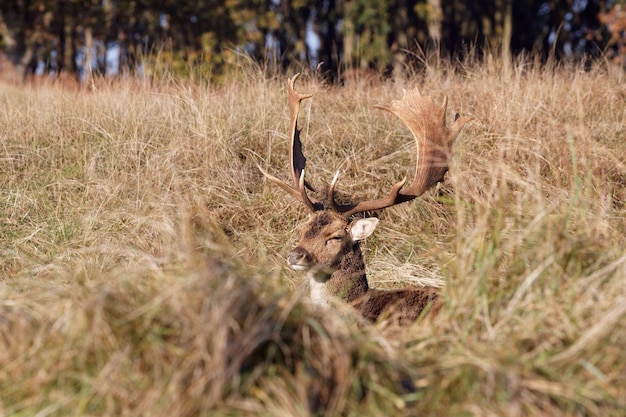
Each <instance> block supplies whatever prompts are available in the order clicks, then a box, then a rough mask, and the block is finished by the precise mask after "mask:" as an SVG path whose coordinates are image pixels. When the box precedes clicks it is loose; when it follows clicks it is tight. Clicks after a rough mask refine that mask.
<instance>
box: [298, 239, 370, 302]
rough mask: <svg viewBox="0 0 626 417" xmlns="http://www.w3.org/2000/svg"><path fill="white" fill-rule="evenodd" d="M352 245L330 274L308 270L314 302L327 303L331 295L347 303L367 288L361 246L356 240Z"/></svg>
mask: <svg viewBox="0 0 626 417" xmlns="http://www.w3.org/2000/svg"><path fill="white" fill-rule="evenodd" d="M352 245H353V246H352V248H351V250H349V251H346V253H345V254H343V256H341V258H340V259H339V262H338V264H337V267H336V269H334V271H333V272H332V273H331V274H328V273H324V272H320V271H318V272H313V271H312V272H310V276H309V281H310V286H311V300H312V301H313V302H314V303H315V304H328V303H329V301H330V298H333V297H336V298H340V299H342V300H343V301H345V302H348V303H349V302H351V301H353V300H356V299H358V298H360V297H362V296H363V295H365V294H366V293H367V291H368V290H369V285H368V283H367V275H366V273H365V262H364V261H363V255H362V253H361V248H360V247H359V243H358V242H353V244H352Z"/></svg>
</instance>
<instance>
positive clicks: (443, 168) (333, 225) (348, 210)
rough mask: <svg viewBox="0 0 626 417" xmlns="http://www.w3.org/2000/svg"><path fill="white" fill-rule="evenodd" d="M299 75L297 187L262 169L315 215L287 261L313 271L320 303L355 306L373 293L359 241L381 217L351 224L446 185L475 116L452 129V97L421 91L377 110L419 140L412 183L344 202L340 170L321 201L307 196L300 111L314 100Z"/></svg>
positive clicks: (293, 106)
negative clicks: (302, 89) (439, 99)
mask: <svg viewBox="0 0 626 417" xmlns="http://www.w3.org/2000/svg"><path fill="white" fill-rule="evenodd" d="M298 76H299V74H296V75H295V76H293V77H292V78H291V79H290V80H289V81H288V83H287V94H288V96H287V98H288V105H289V109H290V113H291V123H290V135H291V146H290V163H291V184H288V183H286V182H284V181H282V180H280V179H278V178H277V177H275V176H273V175H271V174H269V173H268V172H266V171H265V170H264V169H263V168H261V167H260V166H259V170H260V171H261V172H262V173H263V175H264V176H265V177H266V178H267V179H268V180H270V181H271V182H273V183H274V184H276V185H278V186H279V187H280V188H282V189H283V190H285V191H286V192H287V193H289V194H290V195H292V196H293V197H294V198H296V199H297V200H299V201H300V202H302V203H304V204H305V205H306V206H307V207H308V208H309V209H310V210H311V211H312V212H313V215H312V216H311V218H309V220H308V221H307V222H306V223H305V224H304V225H303V227H302V230H301V239H300V242H298V244H297V245H296V247H295V248H294V249H293V250H292V251H291V252H290V253H289V255H288V257H287V262H288V264H289V265H290V266H291V267H292V268H293V269H296V270H303V271H309V273H310V277H311V293H312V297H313V299H314V301H318V302H324V300H326V298H327V296H328V295H333V296H339V297H340V298H342V299H344V300H345V301H348V302H350V301H353V300H355V299H357V298H359V297H362V296H363V295H364V294H366V293H367V292H368V290H369V286H368V284H367V279H366V275H365V265H364V262H363V258H362V255H361V251H360V247H359V241H361V240H363V239H365V238H366V237H368V236H369V235H371V233H372V232H373V231H374V229H375V228H376V225H377V223H378V219H376V218H365V219H358V220H354V221H350V217H351V216H353V215H355V214H357V213H364V212H370V211H375V210H381V209H384V208H387V207H391V206H393V205H396V204H400V203H404V202H407V201H410V200H413V199H415V198H417V197H419V196H420V195H422V194H423V193H424V192H426V191H427V190H428V189H429V188H431V187H433V186H434V185H435V184H437V183H438V182H440V181H443V179H444V175H445V173H446V172H447V171H448V162H449V160H450V157H451V155H452V145H453V144H454V140H455V139H456V137H457V135H458V134H459V133H460V131H461V129H462V128H463V126H464V125H465V124H466V123H467V122H468V121H470V120H471V118H468V117H459V115H458V114H457V115H456V117H455V121H454V123H453V125H452V126H451V127H449V128H448V127H446V124H445V116H446V108H447V97H446V98H444V101H443V104H442V105H441V106H438V105H436V104H435V102H434V101H433V100H432V98H431V97H430V96H423V95H422V94H421V93H420V92H419V90H418V89H417V88H414V89H413V90H408V91H407V90H405V91H404V95H403V97H402V98H401V99H400V100H393V101H391V103H389V104H387V105H381V106H376V107H377V108H380V109H383V110H386V111H388V112H390V113H392V114H394V115H395V116H397V117H398V118H400V119H401V120H402V121H403V122H404V123H405V124H406V126H407V127H408V128H409V130H410V131H411V132H412V134H413V136H414V138H415V143H416V146H417V165H416V168H415V174H414V177H413V180H412V181H411V183H410V184H409V185H408V186H406V187H405V183H406V177H405V178H404V179H402V180H400V181H398V182H397V183H396V184H395V185H393V186H392V187H391V190H390V191H389V193H388V194H387V196H385V197H383V198H379V199H376V200H363V201H359V202H354V203H349V204H341V203H339V202H337V201H336V199H335V189H336V185H337V181H338V178H339V172H337V173H336V174H335V176H334V178H333V179H332V181H331V183H330V186H329V187H328V192H327V199H326V200H325V201H320V200H317V199H315V198H312V197H310V196H309V194H308V192H307V190H312V189H311V187H310V186H309V184H308V183H307V182H306V180H305V174H304V173H305V164H306V158H305V157H304V154H303V153H302V142H301V140H300V129H298V113H299V110H300V102H301V101H302V100H304V99H307V98H309V97H311V94H301V93H298V92H297V91H296V90H295V87H294V85H295V82H296V80H297V78H298Z"/></svg>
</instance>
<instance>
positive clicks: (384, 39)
mask: <svg viewBox="0 0 626 417" xmlns="http://www.w3.org/2000/svg"><path fill="white" fill-rule="evenodd" d="M623 3H624V0H517V1H513V0H493V1H486V0H447V1H443V0H420V1H408V0H393V1H382V0H323V1H313V0H294V1H286V0H222V1H216V0H196V1H190V0H159V1H154V0H87V1H79V0H15V1H2V2H0V52H2V53H3V55H4V57H5V64H6V63H7V62H8V63H10V64H12V65H13V66H14V67H15V68H17V69H18V71H21V72H23V73H25V74H26V73H29V72H34V73H38V74H41V73H48V74H57V73H59V72H60V71H65V72H70V73H76V74H78V75H79V76H81V77H88V76H90V75H91V74H92V73H96V72H102V73H104V74H107V75H119V74H124V73H126V74H134V73H137V72H140V71H143V70H144V67H143V66H142V65H141V64H142V63H145V62H151V61H150V60H151V59H152V58H154V57H155V56H158V57H159V58H160V60H161V61H159V62H166V63H168V65H169V66H170V67H169V70H174V71H176V70H177V69H178V70H180V71H184V70H185V69H186V68H187V69H188V68H190V67H193V66H194V65H208V66H209V67H210V73H211V74H219V73H220V72H223V71H227V70H228V65H229V63H232V62H234V56H235V55H239V54H245V55H249V56H251V57H253V58H254V59H256V60H258V61H259V62H261V63H263V65H264V66H266V67H268V68H269V67H271V68H284V67H287V66H290V65H293V64H298V65H309V66H311V67H312V68H318V69H322V70H324V71H328V72H329V73H337V72H341V71H343V70H346V69H374V70H377V71H389V70H394V69H395V68H402V67H403V66H405V65H411V62H409V61H410V57H411V55H412V54H411V52H415V51H429V52H434V53H436V54H438V55H441V56H444V57H445V56H448V57H459V56H462V55H463V54H465V53H467V51H468V50H470V49H473V51H474V53H476V51H477V53H478V54H479V55H480V54H492V55H496V56H502V57H504V58H506V59H510V58H511V57H512V56H515V55H517V54H520V53H530V54H533V55H535V56H538V57H540V58H542V59H546V58H547V57H548V56H550V55H553V56H554V57H556V58H557V59H566V60H570V59H573V60H575V59H593V58H594V57H598V56H609V57H610V58H612V57H616V59H618V60H620V59H621V60H622V62H623V60H624V55H626V54H625V53H624V50H623V49H624V42H625V39H624V37H625V35H624V21H626V17H624V13H625V11H624V4H623ZM407 52H409V53H407ZM152 62H154V61H152ZM6 66H7V65H5V67H6Z"/></svg>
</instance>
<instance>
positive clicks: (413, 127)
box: [329, 87, 472, 217]
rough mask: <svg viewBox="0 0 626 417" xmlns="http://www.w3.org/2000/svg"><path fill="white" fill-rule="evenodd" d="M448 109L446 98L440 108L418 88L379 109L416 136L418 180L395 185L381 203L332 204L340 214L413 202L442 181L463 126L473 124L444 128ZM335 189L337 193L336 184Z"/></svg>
mask: <svg viewBox="0 0 626 417" xmlns="http://www.w3.org/2000/svg"><path fill="white" fill-rule="evenodd" d="M447 105H448V98H447V97H445V98H444V100H443V104H442V105H441V106H437V105H436V104H435V102H434V101H433V99H432V98H431V97H430V96H422V94H421V93H420V91H419V89H418V88H417V87H415V88H414V89H413V90H408V91H407V90H404V95H403V97H402V98H401V99H400V100H393V101H391V103H389V104H387V105H379V106H376V107H377V108H379V109H383V110H386V111H388V112H390V113H393V114H394V115H396V116H397V117H398V118H399V119H400V120H402V121H403V122H404V123H405V125H406V126H407V127H408V128H409V130H410V131H411V133H412V134H413V136H414V138H415V143H416V146H417V158H416V164H417V166H416V168H415V176H414V178H413V181H412V182H411V183H410V184H409V185H408V186H407V187H406V188H405V189H401V188H402V186H403V185H404V183H405V182H406V178H405V179H403V180H402V181H400V182H398V183H396V184H395V185H394V186H393V187H392V188H391V191H390V193H389V195H387V197H384V198H381V199H378V200H369V201H362V202H359V203H356V204H348V205H343V206H338V205H337V204H336V203H334V202H333V205H334V206H335V207H336V209H337V211H339V212H340V213H342V214H343V215H344V216H345V217H349V216H351V215H353V214H356V213H361V212H364V211H372V210H380V209H383V208H386V207H390V206H393V205H396V204H400V203H404V202H406V201H410V200H413V199H415V198H417V197H419V196H420V195H422V194H423V193H424V192H426V191H427V190H428V189H429V188H431V187H432V186H434V185H435V184H437V183H438V182H440V181H443V178H444V175H445V174H446V172H447V171H448V161H449V159H450V156H451V155H452V144H453V143H454V140H455V139H456V137H457V136H458V134H459V133H460V132H461V129H463V126H464V125H465V124H466V123H467V122H469V121H470V120H472V118H470V117H458V118H456V119H455V122H454V124H453V125H452V126H451V127H450V128H447V127H446V125H445V117H446V109H447ZM332 189H333V192H334V184H333V187H332ZM329 194H330V190H329ZM333 201H334V200H333Z"/></svg>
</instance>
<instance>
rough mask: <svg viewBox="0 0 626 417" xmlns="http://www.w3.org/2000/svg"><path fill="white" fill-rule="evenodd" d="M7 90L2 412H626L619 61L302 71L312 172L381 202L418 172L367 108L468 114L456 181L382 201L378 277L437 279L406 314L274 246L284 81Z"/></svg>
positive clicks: (283, 243) (2, 129)
mask: <svg viewBox="0 0 626 417" xmlns="http://www.w3.org/2000/svg"><path fill="white" fill-rule="evenodd" d="M290 75H291V74H285V75H280V76H273V77H267V76H264V75H263V74H262V71H259V70H258V69H256V68H254V67H253V66H250V65H246V64H242V65H241V68H240V70H239V71H235V72H234V73H233V74H232V76H230V77H229V79H228V80H227V81H225V82H224V83H223V84H221V85H207V84H206V83H202V82H201V81H195V82H192V81H177V80H175V79H173V78H171V77H163V78H162V79H159V80H158V81H154V82H145V83H131V82H116V83H109V84H107V83H102V84H98V85H96V86H95V88H89V87H85V88H81V89H76V88H67V87H64V86H60V85H55V84H54V83H53V82H51V83H43V84H42V85H38V86H34V85H15V84H11V83H2V84H0V416H35V415H36V416H68V415H75V416H218V415H219V416H239V415H246V416H385V415H389V416H391V415H393V416H416V415H434V416H499V415H507V416H546V415H549V416H623V415H624V413H625V410H626V353H625V352H624V346H626V204H625V203H626V133H625V132H626V105H625V103H626V82H625V77H626V74H624V72H622V71H621V70H619V69H613V68H610V67H607V66H605V65H603V64H598V65H597V66H594V67H593V68H587V69H582V68H579V67H576V66H574V65H572V66H568V65H538V64H536V63H534V62H533V61H531V60H525V59H520V60H519V61H517V62H515V63H514V64H513V65H512V66H511V67H510V68H501V67H500V66H499V65H498V64H497V63H494V62H490V63H479V62H464V63H455V64H450V63H445V62H444V63H429V64H427V65H425V66H424V68H423V70H422V71H420V72H412V71H407V72H406V74H404V75H397V76H396V77H394V78H393V79H389V80H383V81H381V82H376V83H372V82H364V83H359V82H351V83H348V84H346V85H345V86H332V85H329V84H328V83H326V82H324V80H323V79H321V78H320V77H318V76H316V75H315V74H306V73H305V74H303V75H302V77H301V78H300V80H299V81H298V87H299V90H300V91H302V92H310V93H313V94H314V96H313V98H312V99H310V100H307V101H306V102H304V103H303V108H302V111H301V114H300V126H301V127H303V129H304V130H303V132H302V140H303V146H304V153H305V155H306V156H307V158H308V165H307V178H308V179H309V180H310V181H311V182H312V183H313V185H315V186H317V187H318V188H323V186H324V183H325V182H328V181H330V180H331V178H332V176H333V174H334V172H335V171H336V170H337V169H341V171H342V177H341V180H340V183H339V188H340V190H341V192H343V193H345V195H346V196H348V197H351V196H352V197H355V198H363V197H366V198H374V197H378V196H382V195H384V194H385V193H386V192H387V190H388V189H389V187H390V186H391V185H392V184H394V183H395V182H397V181H398V180H399V179H401V178H402V177H404V176H405V175H409V176H410V175H411V173H412V170H413V166H414V163H415V161H414V144H413V140H412V138H411V136H410V134H409V132H408V130H407V129H406V128H405V127H404V125H403V124H402V123H401V122H400V121H399V120H397V119H395V118H394V117H393V116H392V115H390V114H388V113H386V112H383V111H380V110H377V109H374V107H373V106H374V105H375V104H382V103H387V102H389V101H390V100H392V99H395V98H398V97H399V96H400V95H401V94H402V88H403V87H413V86H415V85H418V86H419V87H420V88H421V90H422V91H423V92H424V93H426V94H429V95H431V96H432V97H433V99H434V100H435V102H437V103H441V101H442V100H443V97H444V96H445V95H447V96H448V97H449V104H448V123H451V121H452V118H453V117H454V114H455V112H458V113H460V114H462V115H464V116H471V117H473V118H474V121H473V122H471V123H469V124H468V125H467V126H466V127H465V129H464V130H463V131H462V132H461V134H460V135H459V137H458V139H457V141H456V143H455V147H454V151H455V154H454V159H453V163H452V165H451V168H450V171H449V173H448V174H447V178H446V181H445V182H444V183H442V184H440V185H439V186H438V187H437V188H436V189H434V190H431V191H429V192H428V193H426V194H425V195H423V196H422V197H421V198H419V199H417V200H415V201H412V202H408V203H405V204H402V205H399V206H396V207H393V208H390V209H387V210H386V211H383V212H382V213H380V219H381V225H380V226H379V228H378V229H377V231H376V232H375V234H374V235H373V236H372V237H371V238H369V239H368V240H367V242H366V243H365V247H366V262H367V265H368V274H369V279H370V282H371V284H372V285H373V286H375V287H379V288H399V287H403V286H407V285H421V284H434V285H439V286H441V287H442V291H443V297H444V300H445V306H444V308H443V309H442V311H441V312H440V313H439V315H437V316H436V317H435V318H434V319H433V320H432V321H429V320H418V321H417V322H416V323H415V324H414V325H412V326H410V327H408V328H401V329H400V328H397V327H394V326H393V325H389V324H388V323H384V322H383V323H377V324H375V325H360V324H359V322H358V320H355V319H352V318H351V317H350V315H349V314H347V313H345V312H344V313H345V314H337V313H336V312H335V311H332V310H328V311H325V310H320V309H316V308H314V307H313V306H311V305H310V304H309V303H308V301H307V288H306V285H305V283H304V282H303V279H302V276H301V275H300V274H298V273H297V272H295V271H291V270H289V269H288V268H287V266H286V263H285V260H284V257H285V255H286V253H287V252H288V251H289V249H290V248H291V247H292V245H293V244H294V242H295V241H296V239H297V226H298V225H299V224H301V223H302V222H303V221H304V220H305V219H306V216H307V214H308V213H307V210H306V209H305V207H304V206H302V205H301V204H300V203H298V202H296V201H294V200H293V199H292V197H290V196H288V195H286V193H284V192H283V191H282V190H280V189H278V188H277V187H275V186H273V185H272V184H269V183H267V182H266V181H265V180H264V178H263V176H262V175H261V173H260V172H259V171H258V169H257V166H256V165H257V164H259V165H261V166H262V167H264V168H266V169H267V170H269V171H270V172H272V173H274V174H276V175H278V176H279V177H281V178H284V179H286V178H288V177H287V175H288V163H289V162H288V146H289V145H288V123H289V114H288V109H287V106H286V92H285V84H286V81H287V78H288V76H290Z"/></svg>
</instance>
